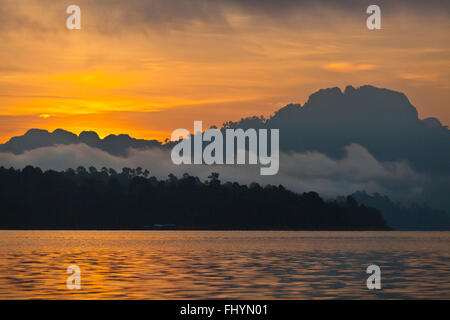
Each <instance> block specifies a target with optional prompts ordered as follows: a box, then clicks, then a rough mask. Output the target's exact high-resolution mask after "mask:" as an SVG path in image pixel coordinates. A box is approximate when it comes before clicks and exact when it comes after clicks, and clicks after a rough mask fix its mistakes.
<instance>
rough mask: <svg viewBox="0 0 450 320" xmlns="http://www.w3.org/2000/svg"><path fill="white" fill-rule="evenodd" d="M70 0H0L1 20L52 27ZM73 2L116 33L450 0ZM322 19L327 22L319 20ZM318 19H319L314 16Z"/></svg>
mask: <svg viewBox="0 0 450 320" xmlns="http://www.w3.org/2000/svg"><path fill="white" fill-rule="evenodd" d="M72 2H73V1H56V0H40V1H37V0H23V1H20V2H17V1H10V0H0V21H2V26H3V27H2V28H3V29H4V28H6V29H9V30H10V31H13V30H20V29H23V28H26V27H32V28H33V29H34V30H39V31H52V30H55V28H52V27H51V24H52V23H54V21H53V20H54V19H56V20H59V21H61V20H63V18H64V16H63V17H62V18H58V17H59V16H60V13H61V12H62V13H63V14H64V13H65V8H66V7H67V6H68V5H70V4H72ZM76 4H77V5H79V6H80V7H81V8H82V14H83V25H84V26H88V27H95V29H97V30H99V31H100V32H120V31H121V30H129V29H130V28H131V27H134V28H135V29H138V30H139V29H141V31H144V32H146V31H148V30H147V29H146V26H158V27H159V28H163V29H178V28H184V27H186V25H192V24H199V23H201V24H207V25H208V26H216V28H226V27H227V14H229V13H230V12H240V13H242V14H245V15H246V16H248V17H252V16H254V17H263V18H264V17H265V18H268V19H279V20H280V19H281V20H280V21H282V20H283V19H284V18H286V17H287V16H291V15H295V14H299V13H305V14H306V13H308V12H309V11H310V10H313V13H312V14H313V15H315V14H318V13H320V10H324V11H326V12H329V11H330V10H335V11H339V14H344V15H345V14H347V15H352V16H354V15H355V14H358V15H359V14H361V15H362V16H363V15H365V10H366V8H367V7H368V6H369V5H371V4H377V5H379V6H380V7H381V8H382V14H385V15H386V14H387V15H389V14H391V13H394V12H398V11H405V12H413V13H416V14H418V15H425V14H429V13H439V14H441V15H442V14H446V15H449V14H450V1H439V0H429V1H419V0H397V1H372V0H340V1H336V0H276V1H275V0H245V1H244V0H189V1H185V0H170V1H168V0H153V1H142V0H96V1H92V0H78V1H76ZM39 8H40V9H41V12H42V13H44V14H45V17H43V18H44V19H48V20H49V21H42V20H41V19H40V18H39V16H37V15H33V14H32V12H34V10H39ZM322 22H323V23H325V21H323V20H322ZM318 23H320V21H318Z"/></svg>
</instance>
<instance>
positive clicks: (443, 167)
mask: <svg viewBox="0 0 450 320" xmlns="http://www.w3.org/2000/svg"><path fill="white" fill-rule="evenodd" d="M228 128H242V129H248V128H256V129H258V128H267V129H280V150H281V151H286V152H289V151H295V152H305V151H318V152H320V153H323V154H326V155H328V156H330V157H333V158H340V157H341V156H343V154H344V152H345V149H344V147H345V146H348V145H350V144H352V143H357V144H360V145H361V146H363V147H364V148H366V149H367V150H368V151H369V152H370V153H371V154H372V155H373V156H374V157H375V158H376V159H377V160H379V161H400V160H407V161H408V162H409V164H410V165H411V166H412V168H414V169H415V170H418V171H420V172H425V173H435V174H440V175H442V174H444V175H446V176H447V175H448V176H450V130H449V129H448V127H447V126H443V125H442V124H441V122H440V121H439V120H438V119H436V118H428V119H424V120H421V119H419V118H418V113H417V110H416V108H415V107H414V106H413V105H411V103H410V102H409V100H408V98H407V97H406V96H405V95H404V94H403V93H400V92H395V91H391V90H388V89H381V88H376V87H373V86H369V85H366V86H362V87H360V88H354V87H352V86H347V87H346V89H345V91H344V92H342V91H341V90H340V89H339V88H337V87H336V88H329V89H322V90H319V91H317V92H315V93H313V94H312V95H311V96H310V97H309V99H308V101H307V102H306V103H305V104H304V105H303V106H301V105H300V104H289V105H287V106H285V107H283V108H281V109H280V110H278V111H276V112H275V114H274V115H272V116H271V117H270V118H269V119H265V118H264V117H256V116H254V117H249V118H243V119H241V120H240V121H237V122H233V121H228V122H225V123H224V124H223V125H222V127H221V129H222V130H225V129H228ZM77 143H85V144H87V145H88V146H91V147H94V148H99V149H101V150H104V151H106V152H108V153H110V154H113V155H120V156H126V154H127V150H128V149H129V148H135V149H146V148H155V147H164V146H167V147H171V146H172V145H173V143H169V144H167V145H164V144H163V143H161V142H159V141H157V140H144V139H134V138H131V137H130V136H129V135H124V134H120V135H109V136H107V137H105V138H104V139H100V138H99V136H98V135H97V133H95V132H92V131H90V132H86V131H85V132H82V133H81V134H80V135H79V136H77V135H75V134H73V133H71V132H68V131H64V130H62V129H57V130H55V131H53V132H48V131H46V130H39V129H31V130H29V131H28V132H27V133H26V134H25V135H23V136H18V137H14V138H11V139H10V140H9V141H8V142H7V143H5V144H3V145H1V144H0V152H12V153H15V154H21V153H23V152H24V151H26V150H32V149H36V148H39V147H45V146H54V145H58V144H64V145H68V144H77Z"/></svg>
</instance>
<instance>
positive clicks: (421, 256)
mask: <svg viewBox="0 0 450 320" xmlns="http://www.w3.org/2000/svg"><path fill="white" fill-rule="evenodd" d="M71 264H76V265H78V266H79V267H80V269H81V289H80V290H68V289H67V287H66V279H67V277H68V274H67V273H66V269H67V267H68V266H69V265H71ZM371 264H376V265H378V266H380V268H381V282H382V289H381V290H378V291H370V290H368V289H367V287H366V279H367V277H368V276H369V275H367V274H366V268H367V266H369V265H371ZM29 298H38V299H93V298H96V299H98V298H100V299H223V298H225V299H226V298H229V299H310V298H317V299H323V298H339V299H354V298H367V299H372V298H439V299H450V232H283V231H281V232H259V231H258V232H257V231H250V232H248V231H0V299H29Z"/></svg>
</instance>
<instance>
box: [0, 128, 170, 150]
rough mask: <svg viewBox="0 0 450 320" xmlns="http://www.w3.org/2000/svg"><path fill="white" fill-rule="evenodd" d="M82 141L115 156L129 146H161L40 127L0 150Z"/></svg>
mask: <svg viewBox="0 0 450 320" xmlns="http://www.w3.org/2000/svg"><path fill="white" fill-rule="evenodd" d="M79 143H84V144H86V145H88V146H90V147H93V148H98V149H101V150H103V151H106V152H108V153H110V154H112V155H116V156H126V155H127V150H128V149H129V148H134V149H145V148H155V147H161V146H162V144H161V143H160V142H159V141H157V140H144V139H134V138H131V137H130V136H129V135H127V134H119V135H114V134H112V135H109V136H107V137H105V138H104V139H100V137H99V136H98V134H97V133H96V132H94V131H83V132H81V133H80V135H79V136H77V135H76V134H74V133H72V132H69V131H65V130H62V129H56V130H55V131H53V132H48V131H47V130H41V129H30V130H28V131H27V132H26V133H25V134H24V135H23V136H18V137H13V138H11V139H10V140H9V141H8V142H6V143H5V144H3V145H0V152H12V153H14V154H21V153H23V152H25V151H28V150H33V149H37V148H41V147H50V146H55V145H71V144H79Z"/></svg>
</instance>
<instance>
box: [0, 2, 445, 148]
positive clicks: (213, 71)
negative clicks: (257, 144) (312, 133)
mask: <svg viewBox="0 0 450 320" xmlns="http://www.w3.org/2000/svg"><path fill="white" fill-rule="evenodd" d="M71 4H76V5H78V6H80V8H81V29H80V30H68V29H67V28H66V19H67V18H68V16H69V15H68V14H67V13H66V8H67V7H68V6H69V5H71ZM370 4H378V5H379V6H380V8H381V30H368V29H367V27H366V19H367V17H368V16H369V15H368V14H367V13H366V8H367V7H368V5H370ZM449 30H450V2H449V1H439V0H428V1H426V2H424V1H419V0H409V1H406V0H397V1H364V0H363V1H358V0H342V1H332V0H317V1H311V0H296V1H294V0H278V1H269V0H258V1H256V0H247V1H238V0H152V1H151V0H149V1H141V0H126V1H125V0H95V1H94V0H70V1H65V0H0V143H1V142H5V141H7V140H8V139H9V138H10V137H11V136H15V135H21V134H24V133H25V132H26V131H27V130H28V129H30V128H41V129H47V130H50V131H53V130H55V129H57V128H63V129H66V130H69V131H72V132H74V133H80V132H81V131H83V130H94V131H96V132H98V133H99V135H100V136H101V137H104V136H106V135H108V134H119V133H127V134H129V135H131V136H133V137H136V138H146V139H152V138H153V139H159V140H163V139H165V138H167V137H170V135H171V132H172V131H173V130H175V129H177V128H187V129H189V130H192V129H193V121H194V120H202V121H203V123H204V126H210V125H218V126H220V125H221V124H222V123H223V122H225V121H228V120H239V119H240V118H242V117H246V116H252V115H258V116H259V115H265V116H269V115H270V114H273V113H274V112H275V111H276V110H278V109H279V108H281V107H283V106H284V105H286V104H288V103H300V104H303V103H305V102H306V101H307V99H308V96H309V95H310V94H311V93H313V92H315V91H317V90H319V89H321V88H328V87H335V86H338V87H340V88H342V89H343V88H345V86H347V85H353V86H355V87H357V86H361V85H365V84H370V85H374V86H377V87H383V88H388V89H392V90H396V91H401V92H403V93H405V94H406V95H407V96H408V98H409V99H410V101H411V103H412V104H413V105H414V106H415V107H416V108H417V109H418V111H419V117H420V118H427V117H437V118H439V119H440V120H441V122H442V123H443V124H444V125H449V124H450V32H449Z"/></svg>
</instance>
